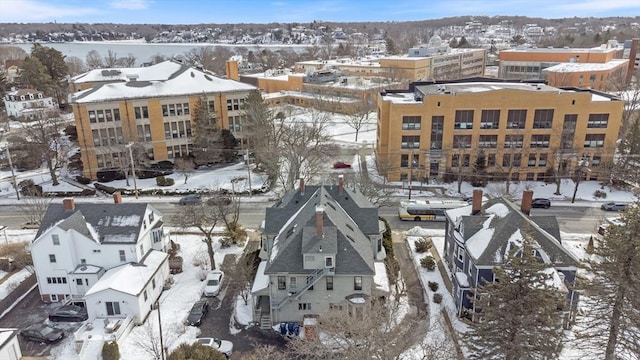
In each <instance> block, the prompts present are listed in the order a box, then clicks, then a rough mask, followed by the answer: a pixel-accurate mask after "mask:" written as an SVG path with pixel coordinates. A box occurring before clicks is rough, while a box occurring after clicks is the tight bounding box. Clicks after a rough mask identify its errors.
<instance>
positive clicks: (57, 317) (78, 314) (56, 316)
mask: <svg viewBox="0 0 640 360" xmlns="http://www.w3.org/2000/svg"><path fill="white" fill-rule="evenodd" d="M88 318H89V315H88V314H87V309H86V308H83V307H81V306H78V305H73V304H69V305H64V306H61V307H59V308H57V309H55V310H54V311H53V312H52V313H50V314H49V320H51V321H75V322H77V321H85V320H87V319H88Z"/></svg>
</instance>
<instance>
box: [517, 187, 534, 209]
mask: <svg viewBox="0 0 640 360" xmlns="http://www.w3.org/2000/svg"><path fill="white" fill-rule="evenodd" d="M532 201H533V190H525V191H523V192H522V203H521V204H520V211H522V212H523V213H524V214H526V215H530V214H531V202H532Z"/></svg>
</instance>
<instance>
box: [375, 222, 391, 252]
mask: <svg viewBox="0 0 640 360" xmlns="http://www.w3.org/2000/svg"><path fill="white" fill-rule="evenodd" d="M378 219H379V220H382V222H383V223H384V229H385V230H384V232H383V233H382V246H383V247H384V251H385V252H386V253H387V257H393V239H392V238H391V226H389V222H388V221H387V219H385V218H383V217H378Z"/></svg>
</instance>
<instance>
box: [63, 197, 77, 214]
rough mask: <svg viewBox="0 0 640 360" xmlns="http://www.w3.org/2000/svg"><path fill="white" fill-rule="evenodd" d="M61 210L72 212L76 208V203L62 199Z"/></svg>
mask: <svg viewBox="0 0 640 360" xmlns="http://www.w3.org/2000/svg"><path fill="white" fill-rule="evenodd" d="M62 208H63V209H64V211H73V210H75V208H76V203H75V202H74V201H73V199H64V200H62Z"/></svg>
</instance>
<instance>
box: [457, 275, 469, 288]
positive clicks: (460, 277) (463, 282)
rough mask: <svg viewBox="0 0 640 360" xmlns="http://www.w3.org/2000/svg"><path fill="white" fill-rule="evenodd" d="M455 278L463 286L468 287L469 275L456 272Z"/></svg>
mask: <svg viewBox="0 0 640 360" xmlns="http://www.w3.org/2000/svg"><path fill="white" fill-rule="evenodd" d="M456 280H458V284H460V286H461V287H463V288H468V287H469V276H467V274H465V273H463V272H460V271H458V272H456Z"/></svg>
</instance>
